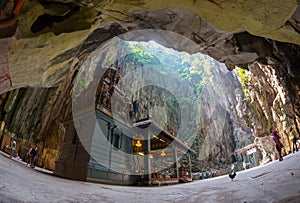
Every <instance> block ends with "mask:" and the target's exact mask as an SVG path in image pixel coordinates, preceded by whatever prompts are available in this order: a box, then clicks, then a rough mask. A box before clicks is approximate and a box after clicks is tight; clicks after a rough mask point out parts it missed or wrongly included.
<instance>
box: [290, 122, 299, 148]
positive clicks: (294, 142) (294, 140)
mask: <svg viewBox="0 0 300 203" xmlns="http://www.w3.org/2000/svg"><path fill="white" fill-rule="evenodd" d="M290 139H291V140H292V145H293V153H295V151H296V152H298V147H297V133H296V131H295V130H294V129H293V128H292V127H290Z"/></svg>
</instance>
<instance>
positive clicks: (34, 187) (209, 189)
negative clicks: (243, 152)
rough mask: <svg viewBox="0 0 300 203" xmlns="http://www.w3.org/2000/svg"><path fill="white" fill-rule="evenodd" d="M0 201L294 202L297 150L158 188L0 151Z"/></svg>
mask: <svg viewBox="0 0 300 203" xmlns="http://www.w3.org/2000/svg"><path fill="white" fill-rule="evenodd" d="M0 202H5V203H6V202H9V203H10V202H30V203H31V202H51V203H52V202H89V203H90V202H122V203H123V202H128V203H129V202H130V203H133V202H155V203H156V202H185V203H186V202H225V203H227V202H243V203H245V202H247V203H248V202H295V203H296V202H300V152H297V153H295V154H289V155H288V156H286V157H284V160H283V161H282V162H279V161H274V162H272V163H269V164H267V165H264V166H259V167H256V168H252V169H248V170H245V171H241V172H238V173H237V176H236V178H235V179H234V181H233V182H232V181H231V180H230V179H229V177H228V176H227V175H226V176H220V177H216V178H211V179H205V180H198V181H194V182H192V183H185V184H178V185H173V186H161V187H125V186H115V185H105V184H97V183H88V182H81V181H73V180H68V179H63V178H58V177H55V176H54V175H52V174H51V173H48V171H46V170H34V169H31V168H30V167H28V166H26V164H24V163H22V162H20V161H17V160H16V159H9V158H8V157H7V156H5V155H3V153H2V154H0Z"/></svg>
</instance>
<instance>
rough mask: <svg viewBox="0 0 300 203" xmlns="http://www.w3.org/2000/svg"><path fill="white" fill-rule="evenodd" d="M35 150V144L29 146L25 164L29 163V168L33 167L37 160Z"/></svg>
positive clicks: (36, 149)
mask: <svg viewBox="0 0 300 203" xmlns="http://www.w3.org/2000/svg"><path fill="white" fill-rule="evenodd" d="M37 151H38V148H37V146H36V145H34V146H33V147H31V148H30V149H29V150H28V152H27V166H28V165H30V167H31V168H34V167H35V165H36V162H37V155H38V154H37Z"/></svg>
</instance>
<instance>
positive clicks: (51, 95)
mask: <svg viewBox="0 0 300 203" xmlns="http://www.w3.org/2000/svg"><path fill="white" fill-rule="evenodd" d="M18 19H19V23H18V25H19V27H18V30H17V32H16V34H15V36H14V37H11V38H4V39H0V42H1V44H2V45H3V44H4V45H6V46H5V47H4V48H5V49H3V50H5V51H4V52H2V53H0V56H1V57H0V68H1V70H3V71H2V72H1V81H3V82H1V92H3V93H4V92H6V91H8V90H12V89H15V90H13V91H11V92H9V93H6V94H3V95H2V97H1V120H4V121H5V122H6V128H7V129H8V130H9V131H12V132H15V133H16V134H17V135H18V136H19V137H21V139H24V144H25V143H26V142H27V143H29V142H33V141H34V142H37V143H40V144H39V145H40V154H42V157H43V159H41V160H43V163H40V164H42V165H44V166H45V167H46V168H49V169H54V161H55V160H56V159H57V157H58V156H59V150H60V147H61V143H62V142H63V137H64V121H66V120H67V119H70V117H71V107H72V106H71V96H70V95H71V89H72V85H73V84H72V82H73V79H74V77H76V74H75V73H76V70H77V69H78V68H79V67H80V64H81V63H82V62H83V61H84V60H85V59H86V57H87V56H88V55H89V53H91V52H92V51H93V50H95V49H96V48H97V47H99V46H100V45H101V44H103V43H104V42H106V41H107V40H108V39H110V38H112V37H114V36H117V35H119V34H122V33H126V32H128V31H131V30H139V29H163V30H168V31H172V32H175V33H179V34H181V35H183V36H186V37H188V38H189V39H191V40H193V41H194V42H196V43H197V44H198V45H199V49H197V50H189V49H188V47H185V48H186V49H187V50H185V51H187V52H190V53H195V52H202V53H204V54H208V55H210V56H212V57H213V58H215V59H216V60H218V61H219V62H223V63H225V64H226V65H227V67H228V69H230V70H233V69H234V68H235V65H237V66H239V67H241V68H244V69H245V70H246V72H247V74H246V78H247V80H246V81H247V82H245V83H244V86H243V88H244V89H246V90H247V91H246V95H245V96H244V95H243V93H242V92H241V90H240V89H239V88H240V87H238V84H237V83H236V82H235V79H233V78H231V77H233V76H230V77H229V76H228V78H227V77H224V78H225V79H226V81H224V84H225V85H226V84H228V86H229V84H230V85H233V86H232V88H233V89H232V90H231V92H234V94H232V93H230V94H229V93H228V94H225V95H221V96H222V98H224V97H225V98H226V105H225V104H224V109H223V110H222V111H221V112H224V114H223V115H224V116H225V117H226V122H225V123H226V124H225V125H227V126H228V127H226V129H227V132H223V133H222V136H220V137H219V138H218V147H216V148H214V149H212V148H210V146H211V145H208V146H209V147H206V149H203V150H204V151H207V154H206V156H211V157H213V158H210V160H213V159H216V160H215V161H217V162H218V161H220V160H222V161H224V162H226V161H225V160H227V161H228V162H230V161H232V159H231V157H230V152H232V151H233V150H235V149H238V148H240V147H242V146H243V145H244V144H248V143H250V142H251V141H252V140H253V139H254V138H255V137H257V138H256V139H255V142H256V143H257V144H258V145H259V148H260V150H261V151H262V153H263V154H264V155H267V154H270V153H271V152H272V150H274V149H273V145H272V143H271V142H270V140H269V138H268V137H267V135H268V134H269V130H270V128H275V129H277V130H278V131H279V133H280V135H281V136H282V137H283V142H284V144H285V145H288V128H289V127H290V126H293V127H294V128H295V129H297V130H298V133H299V129H300V120H299V115H300V112H299V109H300V108H299V105H300V98H299V97H300V93H299V84H300V82H299V81H300V78H299V76H300V74H299V72H300V71H299V68H298V65H299V64H300V59H299V56H300V54H299V52H300V50H299V46H298V45H299V44H300V37H299V21H300V19H299V6H298V5H297V2H296V1H292V0H289V1H284V2H276V3H274V2H271V1H265V2H263V3H261V4H257V3H255V2H252V1H244V2H242V3H238V4H237V3H234V2H230V1H224V2H222V3H221V2H218V1H208V0H207V1H206V0H205V1H204V0H203V1H188V2H183V1H181V0H178V1H172V2H168V3H167V2H165V3H162V2H161V1H144V0H137V1H96V0H94V1H81V2H80V3H78V1H67V3H66V1H37V0H34V1H26V3H25V4H24V6H23V9H22V12H21V13H20V15H19V18H18ZM161 43H163V42H161ZM289 43H293V44H289ZM168 46H169V47H172V48H174V49H178V50H180V51H183V50H182V47H183V46H181V45H180V42H178V41H174V42H172V43H170V44H169V45H168ZM1 50H2V49H1ZM21 87H30V88H26V89H19V88H21ZM220 91H222V90H220ZM244 97H246V99H247V102H248V103H247V102H245V101H243V99H242V98H244ZM225 107H226V108H225ZM222 108H223V107H222ZM228 109H231V110H230V111H229V110H228ZM233 112H234V113H233ZM212 119H215V118H212ZM201 122H203V124H205V125H206V124H207V122H208V121H201ZM251 129H252V131H251ZM203 132H204V133H205V134H206V133H208V131H207V130H206V131H205V130H204V131H203ZM243 136H245V139H243V138H241V137H243ZM251 136H254V137H251ZM229 140H231V141H229ZM228 143H229V144H228ZM224 148H225V150H224ZM224 151H226V153H224ZM209 152H213V153H212V154H211V155H209ZM272 153H273V152H272ZM272 153H271V154H272ZM272 156H273V157H275V154H274V153H273V155H272ZM215 157H217V158H215ZM40 162H42V161H40Z"/></svg>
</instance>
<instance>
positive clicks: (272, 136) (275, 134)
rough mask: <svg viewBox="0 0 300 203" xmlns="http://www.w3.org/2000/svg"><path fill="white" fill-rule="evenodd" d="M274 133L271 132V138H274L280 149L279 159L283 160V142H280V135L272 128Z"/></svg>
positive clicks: (277, 147)
mask: <svg viewBox="0 0 300 203" xmlns="http://www.w3.org/2000/svg"><path fill="white" fill-rule="evenodd" d="M271 132H272V134H271V138H272V140H273V141H274V144H275V147H276V149H277V151H278V155H279V161H282V160H283V158H282V155H281V149H282V148H283V144H282V143H281V142H280V137H279V135H278V134H277V133H276V131H275V130H272V131H271Z"/></svg>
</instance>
